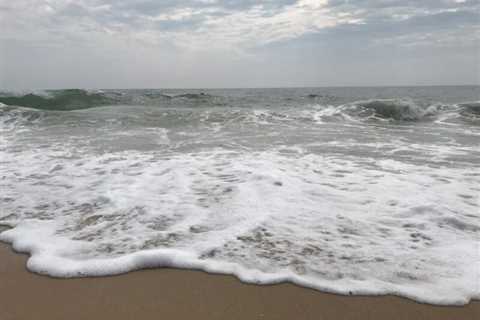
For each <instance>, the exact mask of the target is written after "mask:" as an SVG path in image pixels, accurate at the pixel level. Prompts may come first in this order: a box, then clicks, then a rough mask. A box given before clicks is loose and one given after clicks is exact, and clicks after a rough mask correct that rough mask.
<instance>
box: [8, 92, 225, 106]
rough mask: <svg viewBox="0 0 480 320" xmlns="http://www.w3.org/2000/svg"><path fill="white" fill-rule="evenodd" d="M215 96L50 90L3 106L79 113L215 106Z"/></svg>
mask: <svg viewBox="0 0 480 320" xmlns="http://www.w3.org/2000/svg"><path fill="white" fill-rule="evenodd" d="M214 98H215V96H212V95H210V94H206V93H203V92H200V93H184V94H179V95H167V94H163V93H158V92H135V91H134V92H131V93H129V94H126V93H125V92H115V91H107V92H103V91H88V90H82V89H66V90H48V91H44V92H41V93H28V94H24V95H12V94H9V95H3V96H2V95H0V103H3V104H6V105H11V106H21V107H29V108H35V109H42V110H64V111H68V110H78V109H87V108H95V107H100V106H107V105H161V104H162V103H168V102H169V101H170V100H182V101H185V100H187V101H190V102H206V103H208V102H211V100H212V99H214Z"/></svg>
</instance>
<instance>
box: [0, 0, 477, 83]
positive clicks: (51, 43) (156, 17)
mask: <svg viewBox="0 0 480 320" xmlns="http://www.w3.org/2000/svg"><path fill="white" fill-rule="evenodd" d="M0 30H1V31H0V88H1V89H21V90H23V89H41V88H44V89H46V88H212V87H214V88H229V87H292V86H293V87H303V86H378V85H392V86H396V85H462V84H480V67H479V64H480V1H479V0H403V1H402V0H383V1H382V0H377V1H373V0H350V1H349V0H298V1H293V0H279V1H272V0H270V1H253V0H237V1H234V0H227V1H216V0H179V1H174V0H165V1H154V0H14V1H12V0H0Z"/></svg>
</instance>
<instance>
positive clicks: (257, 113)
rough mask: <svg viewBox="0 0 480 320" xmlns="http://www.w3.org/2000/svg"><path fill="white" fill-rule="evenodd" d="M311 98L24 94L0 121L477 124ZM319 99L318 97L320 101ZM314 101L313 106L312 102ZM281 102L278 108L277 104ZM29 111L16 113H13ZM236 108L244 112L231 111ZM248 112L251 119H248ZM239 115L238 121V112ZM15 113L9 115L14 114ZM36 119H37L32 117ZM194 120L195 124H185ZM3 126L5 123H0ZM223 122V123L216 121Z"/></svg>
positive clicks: (439, 110) (454, 114) (472, 115)
mask: <svg viewBox="0 0 480 320" xmlns="http://www.w3.org/2000/svg"><path fill="white" fill-rule="evenodd" d="M312 97H314V98H315V99H317V98H319V97H320V96H319V95H310V96H307V98H310V99H307V100H305V96H303V97H300V98H299V97H296V99H294V98H292V97H288V96H287V97H286V98H285V99H284V100H281V101H280V102H279V101H272V102H268V101H267V102H265V101H263V100H262V99H261V98H257V97H251V96H247V97H227V96H220V95H212V94H208V93H204V92H185V93H177V94H175V95H173V94H172V95H170V94H165V93H163V92H158V91H155V90H125V91H121V90H120V91H113V90H108V91H88V90H82V89H68V90H53V91H45V92H40V93H39V92H35V93H28V94H23V95H14V94H7V95H6V94H3V95H2V94H0V104H4V105H7V106H10V107H9V108H8V109H6V108H5V107H1V108H0V116H2V117H5V116H6V114H7V113H8V114H9V115H8V118H9V120H8V121H10V122H12V121H14V119H15V118H16V117H20V118H21V119H22V121H21V122H22V123H23V124H25V122H28V121H29V120H28V119H31V118H32V116H31V114H32V112H34V110H33V109H37V110H44V111H49V110H52V111H72V110H80V109H88V108H96V107H101V106H119V105H124V106H155V107H168V108H181V107H204V108H211V107H227V108H225V109H222V110H223V111H220V110H218V112H216V113H215V114H216V117H213V116H212V115H211V114H210V113H209V112H206V111H205V113H206V115H205V117H204V116H201V117H199V119H201V120H202V121H205V120H206V121H208V120H209V119H210V120H211V119H214V118H215V119H214V120H212V121H216V122H219V121H220V120H219V119H223V120H224V121H226V122H227V121H231V120H232V119H231V118H230V117H235V118H236V121H255V122H258V123H259V124H268V123H278V122H282V121H289V122H290V121H314V122H331V121H342V120H343V121H367V122H368V121H387V122H388V121H389V122H392V121H393V122H418V121H421V122H425V121H439V119H440V121H444V120H446V121H451V120H453V121H461V122H462V121H463V122H469V123H473V124H477V123H479V122H480V102H479V101H473V102H463V103H457V104H441V103H436V104H425V103H423V104H418V103H417V102H415V101H413V100H411V99H409V98H400V99H399V98H395V99H369V100H359V101H354V102H349V103H344V104H340V105H335V103H330V101H331V100H334V98H333V97H332V96H325V97H324V98H325V99H327V101H324V102H323V103H322V102H320V103H318V104H312V101H311V100H312ZM322 97H323V96H322ZM315 102H317V101H315ZM282 103H283V104H282ZM19 107H20V108H22V107H23V108H25V107H26V108H31V109H30V110H20V109H12V108H19ZM234 109H239V110H243V111H238V112H237V111H235V112H233V111H232V110H234ZM252 110H253V114H252ZM239 112H240V113H241V114H243V116H242V117H240V118H237V117H238V115H239V114H238V113H239ZM13 113H14V114H13ZM33 117H34V118H37V117H38V115H35V116H33ZM190 120H194V119H190ZM3 122H4V123H5V119H4V121H3ZM220 122H222V121H220Z"/></svg>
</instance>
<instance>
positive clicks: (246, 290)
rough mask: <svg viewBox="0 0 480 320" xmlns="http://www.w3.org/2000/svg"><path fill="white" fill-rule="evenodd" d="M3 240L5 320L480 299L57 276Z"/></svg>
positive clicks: (339, 312) (335, 309) (404, 311)
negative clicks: (30, 265)
mask: <svg viewBox="0 0 480 320" xmlns="http://www.w3.org/2000/svg"><path fill="white" fill-rule="evenodd" d="M27 258H28V256H27V255H25V254H17V253H15V252H14V251H13V250H12V249H11V247H9V246H8V245H7V244H0V259H1V261H2V263H1V265H0V319H2V320H17V319H34V318H35V319H106V320H108V319H116V320H121V319H146V318H153V317H155V318H167V319H191V318H195V319H293V318H296V319H353V318H355V319H385V318H389V319H476V318H477V317H478V316H480V302H479V301H472V302H470V303H469V304H468V305H466V306H462V307H458V306H433V305H427V304H421V303H417V302H415V301H412V300H408V299H406V298H401V297H394V296H377V297H366V296H341V295H336V294H330V293H322V292H319V291H316V290H312V289H307V288H302V287H299V286H296V285H293V284H289V283H284V284H276V285H266V286H258V285H252V284H245V283H242V282H240V281H239V280H238V279H236V278H235V277H234V276H226V275H213V274H208V273H206V272H202V271H193V270H179V269H148V270H140V271H135V272H130V273H128V274H123V275H120V276H112V277H98V278H77V279H55V278H50V277H47V276H40V275H37V274H33V273H31V272H28V271H27V270H26V266H25V265H26V260H27Z"/></svg>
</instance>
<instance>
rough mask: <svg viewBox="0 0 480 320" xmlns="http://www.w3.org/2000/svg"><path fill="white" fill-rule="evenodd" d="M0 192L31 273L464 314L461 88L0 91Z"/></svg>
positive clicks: (465, 167)
mask: <svg viewBox="0 0 480 320" xmlns="http://www.w3.org/2000/svg"><path fill="white" fill-rule="evenodd" d="M0 177H1V179H0V240H1V241H4V242H7V243H11V244H12V246H13V248H14V249H15V250H17V251H19V252H25V253H28V254H30V258H29V260H28V263H27V267H28V269H29V270H31V271H33V272H36V273H40V274H45V275H50V276H53V277H84V276H104V275H115V274H121V273H125V272H129V271H132V270H137V269H142V268H158V267H175V268H191V269H200V270H204V271H207V272H212V273H224V274H233V275H235V276H237V277H238V278H239V279H240V280H242V281H245V282H249V283H257V284H271V283H278V282H284V281H289V282H293V283H296V284H298V285H300V286H305V287H309V288H314V289H318V290H321V291H326V292H334V293H340V294H369V295H383V294H393V295H400V296H404V297H408V298H411V299H414V300H417V301H421V302H426V303H432V304H447V305H453V304H459V305H461V304H465V303H468V301H469V300H470V299H480V87H478V86H461V87H376V88H366V87H365V88H290V89H288V88H287V89H216V90H207V89H205V90H203V89H202V90H187V89H185V90H180V89H175V90H174V89H164V90H153V89H142V90H80V89H72V90H50V91H49V90H44V91H31V92H7V91H3V92H0ZM159 290H161V288H159Z"/></svg>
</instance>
